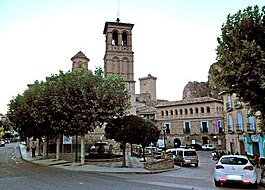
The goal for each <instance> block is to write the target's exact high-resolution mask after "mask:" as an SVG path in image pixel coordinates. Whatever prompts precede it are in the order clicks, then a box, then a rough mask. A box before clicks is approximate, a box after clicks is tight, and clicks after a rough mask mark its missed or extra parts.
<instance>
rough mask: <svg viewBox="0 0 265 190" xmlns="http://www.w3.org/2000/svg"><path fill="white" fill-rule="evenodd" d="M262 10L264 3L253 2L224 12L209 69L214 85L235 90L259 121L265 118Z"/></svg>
mask: <svg viewBox="0 0 265 190" xmlns="http://www.w3.org/2000/svg"><path fill="white" fill-rule="evenodd" d="M264 13H265V7H263V8H262V9H261V10H260V9H259V7H258V6H254V7H247V8H246V9H244V10H243V11H241V10H239V11H238V12H237V13H236V14H234V15H230V14H229V15H228V16H227V21H226V23H225V24H223V26H222V28H221V32H222V34H221V36H220V37H219V38H218V39H217V40H218V46H217V50H216V52H217V58H216V59H217V62H216V63H214V64H213V65H212V66H211V69H210V74H211V76H212V80H213V81H214V85H215V86H216V87H217V88H219V89H222V90H225V91H226V92H228V93H236V94H237V95H238V96H239V97H240V98H241V100H242V101H244V102H245V103H248V104H249V106H250V107H251V109H252V111H254V112H257V111H260V113H261V115H260V119H261V121H262V122H261V124H264V119H265V117H264V116H265V96H264V94H265V40H264V39H265V15H264ZM261 127H262V126H261ZM263 129H264V128H263Z"/></svg>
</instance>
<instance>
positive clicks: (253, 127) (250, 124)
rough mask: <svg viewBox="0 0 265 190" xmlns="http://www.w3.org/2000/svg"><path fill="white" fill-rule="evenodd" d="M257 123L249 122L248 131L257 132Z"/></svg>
mask: <svg viewBox="0 0 265 190" xmlns="http://www.w3.org/2000/svg"><path fill="white" fill-rule="evenodd" d="M255 128H256V127H255V125H254V124H253V123H247V131H248V132H253V133H254V132H255Z"/></svg>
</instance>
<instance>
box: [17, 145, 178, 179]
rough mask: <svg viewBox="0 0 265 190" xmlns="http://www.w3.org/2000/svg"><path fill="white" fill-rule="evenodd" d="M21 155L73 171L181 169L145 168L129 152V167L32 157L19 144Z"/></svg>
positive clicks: (117, 171)
mask: <svg viewBox="0 0 265 190" xmlns="http://www.w3.org/2000/svg"><path fill="white" fill-rule="evenodd" d="M19 148H20V152H21V156H22V158H23V160H26V161H29V162H32V163H34V164H38V165H43V166H49V167H55V168H61V169H65V170H71V171H87V172H100V173H122V174H125V173H128V174H154V173H161V172H166V171H171V170H175V169H179V167H178V166H175V168H172V169H167V170H155V171H153V170H152V171H151V170H147V169H145V168H144V164H143V162H141V161H140V159H139V158H137V157H132V156H130V155H129V153H127V154H126V161H127V162H126V165H127V166H128V167H121V162H107V163H105V162H94V163H91V162H90V163H88V164H86V165H81V164H80V163H74V162H70V161H66V160H56V159H51V158H48V159H42V157H41V156H36V157H34V158H32V156H31V152H28V151H27V148H26V145H22V144H19Z"/></svg>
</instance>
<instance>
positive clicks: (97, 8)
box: [0, 0, 264, 114]
mask: <svg viewBox="0 0 265 190" xmlns="http://www.w3.org/2000/svg"><path fill="white" fill-rule="evenodd" d="M118 2H119V3H118ZM262 2H264V0H45V1H44V0H0V62H1V65H0V66H1V67H0V81H1V90H0V113H3V114H5V113H6V112H7V104H8V103H9V101H10V100H11V99H12V97H13V96H16V95H17V94H19V93H22V92H23V91H24V90H25V89H27V84H31V83H33V82H34V81H35V80H45V77H46V76H51V74H57V73H59V70H62V71H68V70H71V67H72V61H71V60H70V59H71V58H72V57H73V56H74V55H75V54H76V53H77V52H78V51H82V52H83V53H84V54H85V55H86V56H87V57H88V58H89V59H90V62H89V69H91V70H94V69H95V68H96V67H102V68H103V67H104V65H103V64H104V62H103V57H104V54H105V36H104V34H103V29H104V25H105V22H106V21H111V22H115V21H116V18H117V14H118V12H119V13H120V14H119V18H120V20H121V22H124V23H131V24H134V28H133V31H132V35H133V38H132V40H133V41H132V48H133V51H134V80H135V81H136V93H139V92H140V88H139V78H141V77H146V76H147V75H148V74H151V75H153V76H155V77H157V82H156V85H157V98H158V99H166V100H170V101H175V100H181V99H182V92H183V88H184V87H185V85H186V84H187V83H188V82H189V81H198V82H202V81H203V82H206V81H207V77H208V70H209V67H210V65H211V64H212V63H213V62H215V58H216V53H215V49H216V47H217V40H216V39H217V37H219V36H220V34H221V26H222V24H223V23H225V22H226V17H227V15H228V14H229V13H231V14H235V13H237V11H238V10H239V9H241V10H242V9H244V8H246V7H247V6H253V5H259V6H260V7H261V6H263V5H264V3H262ZM118 4H119V6H118ZM118 7H119V8H118Z"/></svg>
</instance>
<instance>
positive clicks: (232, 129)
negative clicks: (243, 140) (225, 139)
mask: <svg viewBox="0 0 265 190" xmlns="http://www.w3.org/2000/svg"><path fill="white" fill-rule="evenodd" d="M227 129H228V130H227V131H228V133H234V127H233V126H231V125H228V126H227Z"/></svg>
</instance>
